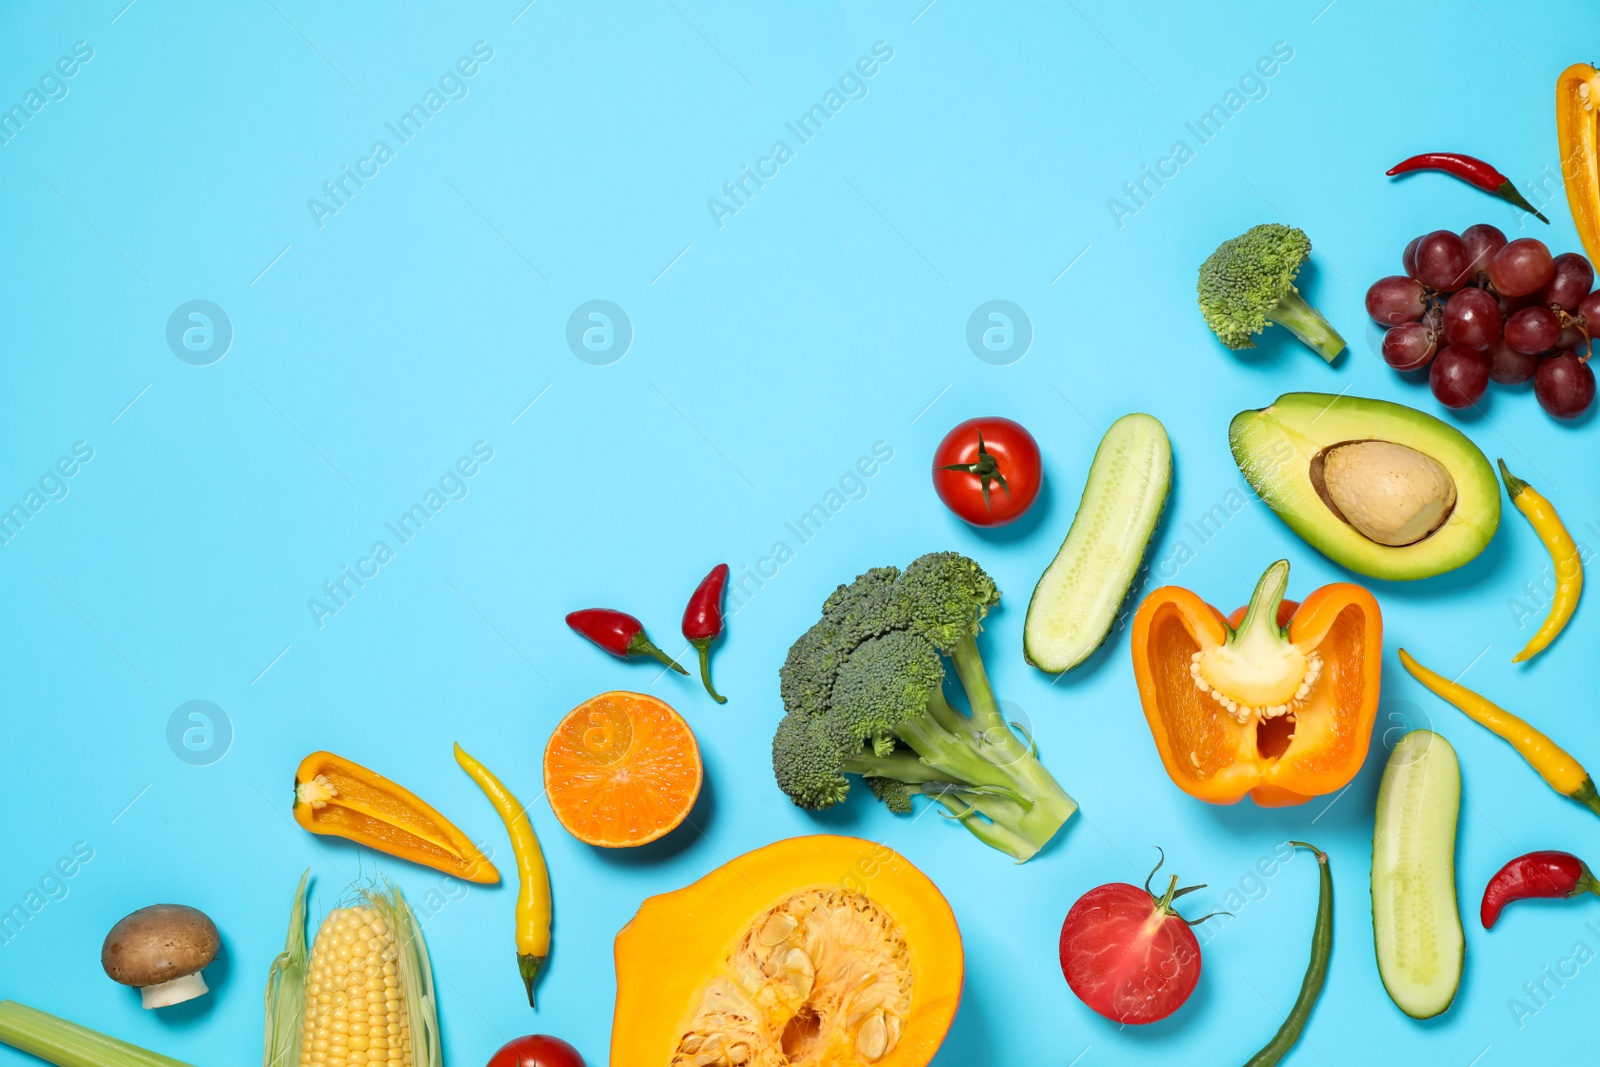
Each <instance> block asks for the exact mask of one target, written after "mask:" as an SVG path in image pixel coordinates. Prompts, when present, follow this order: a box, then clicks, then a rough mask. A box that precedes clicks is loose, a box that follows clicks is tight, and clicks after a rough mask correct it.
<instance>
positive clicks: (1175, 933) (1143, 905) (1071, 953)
mask: <svg viewBox="0 0 1600 1067" xmlns="http://www.w3.org/2000/svg"><path fill="white" fill-rule="evenodd" d="M1177 885H1178V879H1177V878H1176V877H1174V878H1173V879H1172V883H1171V884H1170V885H1169V886H1168V887H1167V893H1166V896H1165V897H1164V898H1162V899H1160V900H1157V899H1156V898H1155V897H1154V896H1152V895H1151V893H1150V892H1149V890H1147V889H1140V888H1139V887H1138V886H1136V885H1126V884H1124V883H1122V882H1113V883H1111V884H1110V885H1103V886H1100V887H1099V888H1098V889H1091V890H1089V892H1087V893H1085V894H1084V895H1083V896H1081V897H1079V898H1078V902H1077V903H1076V904H1074V905H1073V906H1072V910H1071V911H1069V912H1067V921H1066V922H1064V923H1062V925H1061V973H1062V974H1064V975H1066V978H1067V984H1068V985H1069V986H1071V987H1072V991H1073V992H1074V993H1076V994H1077V995H1078V999H1079V1000H1081V1001H1083V1002H1084V1003H1085V1004H1087V1005H1089V1007H1091V1008H1093V1009H1094V1010H1095V1011H1097V1012H1099V1013H1100V1014H1101V1015H1104V1016H1105V1017H1106V1018H1108V1019H1113V1020H1115V1021H1116V1022H1119V1023H1153V1022H1155V1021H1156V1020H1157V1019H1165V1018H1166V1017H1167V1016H1169V1015H1171V1014H1172V1013H1173V1012H1175V1011H1177V1010H1178V1009H1179V1008H1180V1007H1182V1006H1183V1002H1184V1001H1186V1000H1188V999H1189V994H1191V993H1193V992H1194V987H1195V983H1197V982H1199V981H1200V942H1199V941H1197V940H1195V936H1194V931H1192V930H1190V929H1189V924H1188V922H1186V921H1185V920H1184V918H1183V916H1181V915H1179V914H1178V913H1177V912H1175V911H1173V910H1172V900H1173V898H1174V897H1175V896H1177V895H1178V892H1179V891H1178V889H1177Z"/></svg>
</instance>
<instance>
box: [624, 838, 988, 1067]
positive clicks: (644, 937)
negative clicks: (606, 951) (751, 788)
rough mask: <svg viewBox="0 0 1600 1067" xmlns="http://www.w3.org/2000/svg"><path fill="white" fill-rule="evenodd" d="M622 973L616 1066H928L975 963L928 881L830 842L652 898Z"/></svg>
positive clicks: (630, 929)
mask: <svg viewBox="0 0 1600 1067" xmlns="http://www.w3.org/2000/svg"><path fill="white" fill-rule="evenodd" d="M616 960H617V1007H616V1015H615V1023H614V1025H613V1029H612V1034H611V1062H612V1063H614V1064H619V1065H620V1064H626V1065H627V1067H925V1065H926V1064H927V1063H928V1062H929V1061H930V1060H932V1059H933V1056H934V1053H935V1052H937V1051H938V1049H939V1045H940V1043H942V1042H943V1041H944V1036H945V1033H946V1031H948V1030H949V1029H950V1022H951V1020H952V1019H954V1018H955V1014H956V1005H957V1004H958V1003H959V1002H960V999H961V982H962V977H963V969H964V966H965V964H964V957H963V955H962V950H961V931H960V930H959V929H958V928H957V927H956V918H955V915H954V913H953V912H951V910H950V905H949V904H947V903H946V902H945V899H944V897H943V896H942V895H941V894H940V893H939V890H938V889H937V888H936V887H935V886H934V884H933V883H932V882H931V881H929V880H928V877H927V875H925V874H923V873H922V872H921V871H919V870H917V868H916V867H914V866H912V864H911V862H910V861H909V860H907V859H906V858H905V857H904V856H902V855H900V854H899V853H897V852H895V851H894V850H893V849H891V848H888V847H887V846H885V845H880V844H876V843H874V842H871V841H863V840H861V839H860V838H855V837H836V836H831V835H816V836H811V837H796V838H790V839H789V840H787V841H779V842H777V843H776V844H772V845H768V846H767V847H765V848H760V849H757V850H756V851H754V852H750V853H747V854H746V855H743V856H740V857H739V858H738V859H736V860H734V861H732V862H731V863H728V864H725V865H724V866H722V867H719V868H717V869H716V870H714V871H712V872H711V873H710V874H708V875H706V876H705V877H704V878H702V879H700V880H699V881H698V882H695V883H694V884H693V885H690V886H688V887H686V888H684V889H680V890H678V891H677V892H675V893H665V894H662V895H661V896H655V897H651V898H650V899H648V900H646V901H645V902H644V903H643V904H642V905H641V906H640V908H639V913H638V914H637V915H635V916H634V917H633V919H632V921H630V922H629V923H628V925H627V926H624V927H623V928H622V932H621V933H619V934H618V935H617V941H616Z"/></svg>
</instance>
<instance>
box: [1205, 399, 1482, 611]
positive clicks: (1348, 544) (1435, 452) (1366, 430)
mask: <svg viewBox="0 0 1600 1067" xmlns="http://www.w3.org/2000/svg"><path fill="white" fill-rule="evenodd" d="M1349 441H1392V442H1394V443H1395V444H1400V445H1405V446H1407V447H1408V448H1413V449H1416V450H1417V451H1418V452H1421V453H1422V454H1424V455H1427V456H1431V457H1433V458H1434V459H1435V460H1438V461H1439V463H1441V464H1443V465H1444V467H1445V469H1446V470H1448V471H1449V472H1450V476H1451V478H1452V479H1453V480H1454V481H1455V484H1456V503H1455V507H1454V508H1453V509H1452V510H1451V512H1450V515H1449V517H1448V518H1447V519H1446V520H1445V522H1444V524H1443V525H1442V526H1440V527H1439V528H1438V529H1437V530H1435V531H1434V532H1433V533H1432V534H1430V535H1428V536H1427V537H1425V538H1423V539H1422V540H1421V541H1418V542H1417V543H1415V544H1411V545H1404V546H1401V547H1393V546H1390V545H1381V544H1378V543H1377V542H1376V541H1372V540H1370V539H1368V538H1367V537H1366V536H1364V535H1363V534H1362V533H1360V532H1359V531H1358V530H1356V529H1355V528H1354V527H1352V526H1350V525H1349V524H1348V523H1346V522H1344V521H1343V520H1342V519H1340V517H1339V516H1338V515H1336V514H1335V513H1334V512H1333V511H1332V510H1331V509H1330V508H1329V507H1328V505H1327V504H1326V503H1324V502H1323V499H1322V497H1321V496H1320V495H1319V494H1318V492H1317V489H1316V486H1315V485H1313V484H1312V482H1311V461H1312V460H1313V459H1314V458H1315V457H1316V455H1317V453H1319V452H1321V451H1322V450H1323V449H1325V448H1328V447H1329V446H1331V445H1336V444H1341V443H1344V442H1349ZM1228 442H1229V444H1230V446H1231V447H1232V449H1233V458H1234V461H1235V462H1237V463H1238V464H1239V470H1240V471H1241V472H1242V473H1243V474H1244V476H1245V479H1246V480H1247V481H1248V482H1249V483H1250V485H1251V486H1252V487H1253V488H1254V489H1255V491H1256V493H1257V494H1258V495H1259V496H1260V497H1261V499H1262V500H1263V501H1265V502H1266V504H1267V506H1268V507H1270V508H1271V509H1272V510H1273V511H1275V512H1277V513H1278V517H1279V518H1281V519H1282V520H1283V521H1284V522H1286V523H1287V524H1288V525H1289V528H1290V529H1291V530H1293V531H1294V532H1295V533H1297V534H1299V535H1300V536H1301V537H1302V538H1304V539H1305V540H1306V542H1307V543H1308V544H1310V545H1311V547H1313V548H1315V549H1316V550H1317V551H1319V552H1321V553H1322V554H1323V555H1325V556H1327V557H1328V558H1329V559H1331V560H1333V561H1334V562H1335V563H1339V564H1342V565H1344V566H1346V567H1348V568H1350V569H1351V570H1353V571H1357V572H1359V573H1361V574H1365V575H1368V576H1370V577H1373V578H1389V579H1395V580H1401V581H1405V580H1410V579H1415V578H1429V577H1432V576H1433V575H1436V574H1443V573H1444V572H1445V571H1449V570H1454V569H1455V568H1457V567H1459V566H1461V565H1462V564H1464V563H1466V562H1468V561H1469V560H1471V559H1472V558H1473V557H1474V556H1476V555H1477V554H1478V553H1479V552H1482V551H1483V549H1484V546H1486V545H1487V544H1488V543H1489V540H1490V538H1492V537H1493V536H1494V531H1495V529H1496V528H1497V527H1498V526H1499V525H1500V484H1499V482H1497V481H1496V480H1495V475H1494V468H1492V467H1491V466H1489V461H1488V459H1486V458H1485V457H1484V455H1483V453H1482V452H1480V451H1479V450H1478V446H1477V445H1474V444H1473V443H1472V442H1471V441H1470V440H1469V439H1468V438H1467V436H1466V435H1465V434H1463V433H1462V432H1461V431H1460V430H1457V429H1456V428H1455V427H1453V426H1450V425H1448V424H1446V423H1445V422H1442V421H1441V420H1439V419H1436V418H1434V417H1433V416H1432V415H1428V414H1425V413H1423V412H1421V411H1417V410H1415V409H1414V408H1408V407H1406V406H1405V405H1403V404H1391V403H1389V402H1388V401H1385V400H1366V399H1363V398H1361V397H1352V396H1334V395H1332V394H1329V393H1286V394H1285V395H1283V396H1280V397H1279V398H1278V399H1277V400H1276V401H1275V402H1273V404H1272V406H1271V407H1266V408H1262V409H1261V410H1259V411H1243V412H1240V413H1239V414H1238V415H1236V416H1234V419H1233V423H1232V424H1231V425H1230V426H1229V427H1228Z"/></svg>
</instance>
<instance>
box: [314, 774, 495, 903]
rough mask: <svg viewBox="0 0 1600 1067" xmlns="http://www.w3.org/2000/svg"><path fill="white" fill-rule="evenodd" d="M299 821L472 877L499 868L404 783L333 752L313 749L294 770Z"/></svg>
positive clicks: (485, 876) (491, 877)
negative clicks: (394, 780) (393, 780)
mask: <svg viewBox="0 0 1600 1067" xmlns="http://www.w3.org/2000/svg"><path fill="white" fill-rule="evenodd" d="M294 821H295V822H297V823H299V824H300V825H301V826H303V827H304V828H305V829H307V830H310V831H311V832H312V833H314V834H328V835H331V836H333V837H342V838H345V839H346V840H349V841H354V842H356V843H357V844H359V845H366V846H367V847H368V848H371V849H376V850H377V851H379V852H383V853H386V854H387V855H390V856H395V857H397V858H399V859H403V860H410V861H411V862H412V863H420V864H422V865H423V866H424V867H432V868H433V869H434V870H436V871H443V872H444V873H445V874H449V875H453V876H455V877H456V878H460V879H462V880H464V881H468V882H479V883H483V884H489V885H492V884H493V883H495V882H498V881H499V880H500V872H499V871H498V870H496V869H495V865H494V864H493V863H491V862H489V857H488V856H485V855H484V854H483V852H482V850H481V849H479V848H478V846H477V845H474V844H473V843H472V839H471V838H470V837H468V836H467V835H466V834H464V833H462V832H461V831H460V830H458V829H457V828H456V825H455V824H454V823H452V822H451V821H450V820H449V819H446V818H445V817H444V816H443V815H440V814H439V813H438V812H437V811H435V810H434V809H433V808H432V807H430V806H429V805H428V804H426V803H424V802H423V800H422V798H421V797H419V796H417V795H416V794H415V793H413V792H411V790H409V789H407V788H406V787H405V786H403V785H400V784H399V783H397V782H391V781H389V779H387V778H385V777H384V776H383V775H381V774H378V773H377V772H376V771H369V770H367V768H365V767H363V766H361V764H359V763H352V762H351V761H350V760H347V759H345V758H344V757H343V756H335V755H334V754H333V753H332V752H313V753H311V755H309V756H307V757H306V758H305V759H303V760H301V761H300V767H299V769H297V770H296V771H295V774H294Z"/></svg>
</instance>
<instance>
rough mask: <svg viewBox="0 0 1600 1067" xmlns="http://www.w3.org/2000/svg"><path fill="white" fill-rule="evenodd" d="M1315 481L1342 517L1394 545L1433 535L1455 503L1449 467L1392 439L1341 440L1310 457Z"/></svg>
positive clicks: (1374, 538) (1361, 531) (1379, 541)
mask: <svg viewBox="0 0 1600 1067" xmlns="http://www.w3.org/2000/svg"><path fill="white" fill-rule="evenodd" d="M1310 477H1311V484H1312V485H1313V486H1314V487H1315V488H1316V490H1317V495H1318V496H1320V497H1321V498H1322V502H1323V503H1324V504H1325V505H1327V507H1328V510H1330V511H1332V512H1333V513H1334V515H1335V516H1336V517H1338V518H1339V520H1340V521H1342V522H1344V523H1345V524H1347V525H1348V526H1350V527H1351V528H1352V529H1354V530H1355V531H1356V532H1357V533H1359V534H1361V535H1362V536H1363V537H1365V538H1366V539H1367V540H1369V541H1373V542H1376V543H1377V544H1380V545H1388V546H1390V547H1393V548H1401V547H1404V546H1406V545H1414V544H1416V543H1417V542H1419V541H1424V540H1426V539H1427V538H1428V537H1430V536H1432V535H1433V533H1434V532H1435V531H1437V530H1438V529H1439V528H1440V527H1441V526H1443V525H1444V524H1445V522H1446V520H1448V519H1449V518H1450V513H1451V512H1452V511H1453V510H1454V509H1455V506H1456V483H1455V479H1454V478H1452V477H1451V476H1450V471H1449V470H1448V469H1447V468H1446V467H1445V466H1444V464H1442V463H1440V462H1439V461H1438V460H1436V459H1434V458H1433V457H1432V456H1429V455H1427V454H1426V453H1423V452H1419V451H1417V450H1416V449H1414V448H1411V447H1409V446H1407V445H1401V444H1396V443H1395V442H1393V441H1379V440H1365V441H1340V442H1339V443H1337V444H1333V445H1329V446H1328V447H1327V448H1324V449H1323V450H1322V451H1320V452H1318V453H1317V454H1316V455H1315V456H1313V457H1312V459H1311V469H1310Z"/></svg>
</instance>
